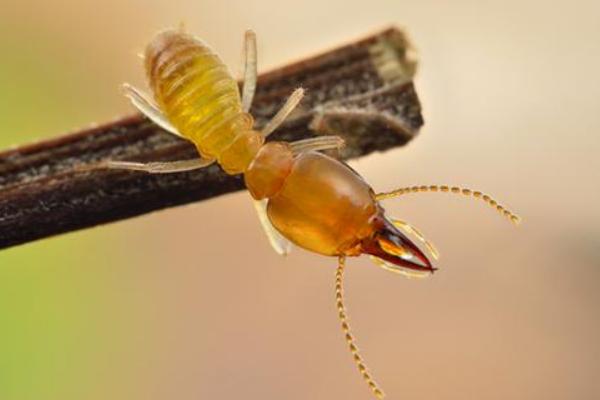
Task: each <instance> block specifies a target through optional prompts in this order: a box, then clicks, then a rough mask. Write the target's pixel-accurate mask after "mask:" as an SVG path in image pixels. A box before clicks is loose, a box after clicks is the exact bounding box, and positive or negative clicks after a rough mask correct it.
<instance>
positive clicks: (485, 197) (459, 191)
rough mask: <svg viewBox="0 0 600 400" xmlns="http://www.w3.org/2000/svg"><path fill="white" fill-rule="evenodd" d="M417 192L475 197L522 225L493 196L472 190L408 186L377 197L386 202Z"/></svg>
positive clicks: (439, 186)
mask: <svg viewBox="0 0 600 400" xmlns="http://www.w3.org/2000/svg"><path fill="white" fill-rule="evenodd" d="M417 192H443V193H453V194H462V195H464V196H470V197H474V198H476V199H480V200H483V201H484V202H485V203H487V204H488V205H489V206H490V207H492V208H494V209H496V211H498V212H499V213H500V214H502V215H503V216H505V217H506V218H508V219H509V220H510V222H512V223H513V224H515V225H518V224H519V223H521V218H520V217H519V216H518V215H516V214H514V213H512V212H511V211H510V210H508V209H507V208H506V207H504V206H502V205H500V204H498V202H497V201H496V200H494V199H493V198H492V197H491V196H489V195H487V194H485V193H482V192H480V191H477V190H471V189H467V188H461V187H458V186H447V185H429V186H427V185H421V186H408V187H404V188H400V189H396V190H392V191H391V192H384V193H378V194H376V195H375V198H376V199H377V200H385V199H391V198H393V197H398V196H402V195H403V194H408V193H417Z"/></svg>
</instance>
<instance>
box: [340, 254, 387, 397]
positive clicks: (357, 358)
mask: <svg viewBox="0 0 600 400" xmlns="http://www.w3.org/2000/svg"><path fill="white" fill-rule="evenodd" d="M345 266H346V258H345V257H340V258H339V259H338V267H337V270H336V273H335V300H336V306H337V310H338V317H339V319H340V322H341V323H342V331H343V332H344V336H345V338H346V342H347V343H348V347H349V349H350V353H352V358H353V359H354V362H355V363H356V366H357V367H358V370H359V372H360V374H361V375H362V377H363V379H364V380H365V382H367V385H369V387H370V388H371V390H372V391H373V394H374V395H375V396H376V397H377V398H378V399H383V398H384V397H385V394H384V393H383V391H382V390H381V388H380V387H379V386H378V385H377V383H375V381H374V380H373V378H372V377H371V374H369V371H368V369H367V366H366V365H365V362H364V360H363V358H362V357H361V355H360V353H359V352H358V347H357V346H356V343H355V341H354V337H353V336H352V333H351V332H350V325H349V324H348V316H347V314H346V307H345V306H344V288H343V280H344V268H345Z"/></svg>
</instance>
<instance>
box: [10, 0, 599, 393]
mask: <svg viewBox="0 0 600 400" xmlns="http://www.w3.org/2000/svg"><path fill="white" fill-rule="evenodd" d="M0 10H2V11H1V12H0V49H2V57H1V61H0V132H1V135H0V145H1V147H2V148H6V147H9V146H12V145H15V144H23V143H28V142H31V141H35V140H39V139H43V138H47V137H52V136H55V135H57V134H60V133H64V132H67V131H73V130H76V129H79V128H81V127H86V126H89V125H90V124H91V123H94V122H105V121H108V120H111V119H113V118H116V117H119V116H123V115H125V114H129V113H132V109H131V107H130V106H129V105H128V104H127V102H126V100H125V99H124V98H123V96H122V95H121V94H120V92H119V84H120V83H121V82H124V81H128V82H132V83H134V84H136V85H140V86H142V87H143V85H144V82H143V78H144V75H143V70H142V67H141V63H140V60H139V59H138V58H137V57H136V53H138V52H139V51H140V50H142V49H143V48H144V45H145V44H146V43H147V42H148V41H149V40H150V38H151V37H152V35H153V34H154V33H155V32H156V31H157V30H160V29H162V28H165V27H170V26H176V25H178V24H179V23H180V22H182V21H183V22H185V24H186V26H187V28H188V30H190V31H192V32H194V33H195V34H197V35H199V36H201V37H202V38H204V39H205V40H206V41H207V42H209V43H211V44H212V46H213V47H214V48H215V49H217V50H218V51H219V52H220V54H221V55H222V57H223V58H224V60H225V61H226V62H227V64H228V65H229V66H230V67H231V69H232V70H233V71H238V70H239V69H240V68H239V66H240V55H241V43H242V35H243V32H244V30H245V29H246V28H249V27H252V28H253V29H255V30H256V32H257V34H258V38H259V56H260V69H261V70H265V69H269V68H272V67H275V66H278V65H282V64H286V63H287V62H289V61H290V60H295V59H298V58H301V57H303V56H306V55H310V54H312V53H316V52H319V51H321V50H323V49H327V48H330V47H332V46H335V45H338V44H340V43H343V42H347V41H349V40H351V39H354V38H357V37H360V36H363V35H365V34H368V33H370V32H372V31H373V30H377V29H379V28H381V27H384V26H387V25H388V24H398V25H399V26H402V27H404V28H405V29H406V30H407V32H408V33H409V35H410V37H411V38H412V40H413V42H414V44H415V47H416V48H417V49H418V51H419V58H420V60H421V64H420V69H419V72H418V76H417V78H416V81H415V84H416V86H417V89H418V92H419V94H420V97H421V100H422V105H423V112H424V117H425V120H426V125H425V126H424V128H423V129H422V131H421V134H420V136H419V137H418V138H417V139H416V140H414V141H413V142H412V143H410V145H408V146H407V147H405V148H398V149H395V150H392V151H389V152H386V153H380V154H373V155H370V156H368V157H365V158H363V159H360V160H355V161H353V162H352V163H351V165H352V167H354V168H355V169H356V170H358V171H359V172H360V173H361V174H363V175H364V176H365V178H366V179H367V180H368V181H369V182H370V183H371V184H372V185H373V187H374V188H375V189H376V190H387V189H391V188H395V187H397V186H405V185H414V184H431V183H449V184H459V185H465V186H468V187H472V188H477V189H481V190H484V191H487V192H490V193H491V194H493V195H495V196H497V198H498V199H499V200H500V202H502V203H505V204H506V205H508V206H509V207H510V208H512V209H513V210H514V211H516V212H518V213H519V214H520V215H521V216H522V217H523V220H524V223H523V224H522V225H521V226H520V227H519V228H515V227H514V226H512V225H510V224H509V223H506V221H504V220H503V219H501V218H499V217H498V215H496V213H494V212H492V211H491V210H489V209H488V208H487V207H484V206H483V205H482V204H479V203H478V202H474V201H472V200H467V199H465V198H460V197H456V198H454V197H450V196H443V195H434V194H422V195H411V196H407V197H402V198H399V199H397V200H392V201H389V202H388V203H387V208H388V210H389V213H390V214H392V215H396V216H398V217H401V218H402V219H406V220H408V221H410V222H411V223H413V224H414V225H415V226H417V227H419V228H420V229H421V230H422V231H423V232H424V233H425V234H426V235H427V236H428V237H429V238H430V239H431V240H432V241H433V242H434V243H435V244H436V245H437V247H438V248H439V249H440V251H441V253H442V258H441V260H440V262H439V263H438V266H439V267H440V271H439V272H438V273H437V274H436V275H435V276H434V277H432V278H430V279H428V280H424V281H416V280H406V279H403V278H401V277H399V276H396V275H393V274H390V273H388V272H386V271H384V270H381V269H378V268H376V267H374V266H373V264H371V263H370V262H369V260H368V259H367V258H361V259H352V260H350V262H349V265H348V269H347V276H346V297H347V303H348V304H347V305H348V307H349V311H350V317H351V319H352V322H353V327H354V330H355V333H356V336H357V338H358V343H359V345H360V347H361V349H362V350H363V354H364V356H365V358H366V360H367V364H368V365H369V366H370V367H371V370H372V372H373V374H374V376H375V378H376V379H377V380H378V381H379V383H380V384H381V385H382V386H383V388H384V389H385V390H386V392H387V393H388V395H389V398H390V399H397V398H403V399H465V398H476V397H477V398H483V399H490V400H491V399H506V398H511V399H533V398H543V399H566V398H572V399H591V398H600V381H599V380H598V379H597V376H598V372H599V370H600V344H599V343H598V338H599V337H600V313H599V312H598V306H600V290H599V288H598V282H599V281H600V279H599V278H600V208H599V207H598V204H597V203H598V200H600V196H599V195H600V187H599V171H600V162H599V161H598V152H599V150H600V148H599V147H600V146H599V145H600V139H599V138H598V131H599V129H600V113H599V112H598V111H599V109H600V80H598V71H599V70H600V56H599V54H600V41H599V38H600V23H599V21H598V15H599V13H600V6H599V5H598V2H597V1H583V0H575V1H565V0H560V1H555V2H548V1H541V0H539V1H538V0H526V1H516V0H505V1H479V2H475V1H452V2H436V1H432V0H405V1H398V0H393V1H392V0H390V1H379V2H378V1H370V2H364V1H363V2H358V1H354V0H330V1H327V2H324V1H317V0H304V1H295V2H285V1H275V0H273V1H253V2H248V1H229V2H222V1H209V0H206V1H179V2H173V1H169V2H167V1H147V0H146V1H141V0H138V1H116V0H104V1H102V2H97V1H94V2H92V1H61V0H55V1H51V2H50V1H42V0H38V1H31V0H20V1H18V2H17V1H11V0H9V1H7V0H0ZM334 268H335V261H334V260H333V259H328V258H324V257H319V256H316V255H312V254H309V253H307V252H305V251H302V250H295V251H294V252H293V253H292V255H291V256H289V257H288V258H287V259H282V258H280V257H278V256H277V255H276V254H275V253H274V252H273V251H272V250H271V249H270V247H269V245H268V244H267V241H266V240H265V238H264V237H263V234H262V232H261V230H260V227H259V224H258V221H257V218H256V216H255V215H254V211H253V208H252V205H251V203H250V202H249V201H248V195H247V193H237V194H232V195H228V196H224V197H220V198H216V199H213V200H211V201H205V202H201V203H197V204H193V205H189V206H185V207H178V208H175V209H171V210H164V211H161V212H157V213H154V214H151V215H146V216H142V217H139V218H135V219H131V220H127V221H123V222H119V223H114V224H111V225H108V226H102V227H99V228H94V229H90V230H85V231H81V232H76V233H72V234H67V235H63V236H60V237H56V238H52V239H47V240H43V241H39V242H36V243H32V244H28V245H24V246H20V247H17V248H13V249H9V250H4V251H2V252H0V399H2V400H29V399H47V400H51V399H86V400H95V399H115V400H121V399H123V400H124V399H128V400H135V399H145V400H159V399H202V398H219V399H234V398H244V399H248V400H250V399H265V398H286V399H289V400H295V399H331V398H339V399H342V398H343V399H368V398H370V396H371V394H370V393H369V391H368V389H367V387H366V385H365V384H364V383H363V382H362V381H361V379H360V377H359V375H358V373H357V371H356V370H355V366H354V364H353V363H352V361H351V357H350V355H349V354H348V352H347V349H346V344H345V342H344V340H343V338H342V334H341V331H340V329H339V326H338V321H337V318H336V313H335V307H334V299H333V283H334V282H333V280H334Z"/></svg>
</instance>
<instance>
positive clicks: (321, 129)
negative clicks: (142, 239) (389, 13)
mask: <svg viewBox="0 0 600 400" xmlns="http://www.w3.org/2000/svg"><path fill="white" fill-rule="evenodd" d="M415 67H416V63H415V62H414V61H413V60H412V59H411V58H410V48H409V47H408V45H407V41H406V39H405V37H404V35H403V34H402V33H401V32H400V31H398V30H397V29H395V28H390V29H387V30H385V31H383V32H380V33H377V34H375V35H372V36H370V37H367V38H365V39H362V40H359V41H356V42H353V43H351V44H349V45H346V46H343V47H339V48H337V49H334V50H331V51H329V52H326V53H323V54H321V55H318V56H316V57H312V58H308V59H305V60H302V61H300V62H297V63H294V64H292V65H289V66H286V67H283V68H280V69H276V70H274V71H271V72H268V73H265V74H263V75H261V76H260V77H259V81H258V90H257V93H256V97H255V101H254V105H253V107H252V110H251V112H252V114H253V115H254V116H255V117H256V119H257V126H259V127H260V126H261V125H262V124H264V123H265V121H267V120H268V119H269V117H271V116H272V115H273V114H274V113H275V111H276V110H277V109H278V107H279V106H280V105H281V104H282V102H283V101H284V99H285V98H286V97H287V96H288V95H289V94H290V93H291V92H292V90H293V89H294V88H296V87H298V86H303V87H304V88H306V89H307V96H306V98H305V99H304V100H303V102H302V105H301V106H300V107H299V109H298V110H297V111H296V112H295V113H294V114H293V115H292V117H291V118H290V119H289V120H288V121H287V122H286V123H285V125H284V126H283V127H282V128H280V129H279V131H278V132H277V133H275V134H273V135H272V139H273V140H288V141H292V140H298V139H301V138H306V137H310V136H314V135H319V134H337V135H340V136H342V137H343V138H344V139H345V140H346V143H347V146H346V148H345V149H344V150H343V151H342V152H341V156H342V157H344V158H352V157H358V156H361V155H364V154H368V153H370V152H373V151H382V150H386V149H389V148H391V147H394V146H401V145H403V144H405V143H407V142H408V141H409V140H411V139H412V138H413V137H414V136H415V135H416V134H417V132H418V129H419V128H420V126H421V125H422V124H423V120H422V117H421V113H420V111H421V110H420V105H419V100H418V98H417V95H416V93H415V90H414V87H413V84H412V77H413V75H414V71H415ZM194 156H195V149H194V147H193V146H192V145H190V144H189V143H188V142H186V141H183V140H181V139H177V138H175V137H173V136H172V135H169V134H167V133H165V132H163V131H162V130H160V129H159V128H158V127H156V126H155V125H153V124H151V123H150V122H148V121H147V120H145V119H144V118H142V117H141V116H138V115H136V116H131V117H127V118H123V119H121V120H118V121H113V122H110V123H107V124H105V125H102V126H99V127H95V128H93V129H88V130H84V131H81V132H77V133H74V134H70V135H66V136H62V137H59V138H56V139H52V140H48V141H44V142H40V143H36V144H32V145H28V146H23V147H19V148H16V149H12V150H9V151H5V152H3V153H0V248H5V247H9V246H13V245H17V244H21V243H26V242H30V241H33V240H36V239H40V238H44V237H48V236H51V235H56V234H59V233H63V232H68V231H73V230H76V229H81V228H86V227H90V226H94V225H97V224H101V223H106V222H111V221H116V220H119V219H124V218H128V217H132V216H136V215H140V214H144V213H147V212H150V211H154V210H158V209H161V208H166V207H171V206H176V205H180V204H185V203H190V202H193V201H198V200H202V199H206V198H210V197H215V196H218V195H221V194H224V193H228V192H232V191H235V190H240V189H242V188H243V181H242V179H241V178H240V177H239V176H237V177H231V176H227V175H226V174H224V173H223V172H222V171H221V169H220V168H218V167H217V166H211V167H209V168H205V169H202V170H198V171H192V172H184V173H178V174H168V175H148V174H146V173H139V172H128V171H114V170H102V169H94V168H93V165H94V164H96V163H98V162H99V161H101V160H105V159H122V160H138V161H147V160H154V161H158V160H175V159H186V158H193V157H194Z"/></svg>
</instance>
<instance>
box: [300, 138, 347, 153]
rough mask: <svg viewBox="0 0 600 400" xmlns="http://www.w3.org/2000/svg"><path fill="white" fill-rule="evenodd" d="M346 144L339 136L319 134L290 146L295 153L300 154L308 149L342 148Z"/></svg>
mask: <svg viewBox="0 0 600 400" xmlns="http://www.w3.org/2000/svg"><path fill="white" fill-rule="evenodd" d="M344 144H345V142H344V139H342V138H341V137H339V136H317V137H314V138H309V139H302V140H298V141H295V142H292V143H290V146H291V147H292V152H293V153H294V154H300V153H304V152H306V151H319V150H330V149H340V148H342V147H344Z"/></svg>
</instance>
